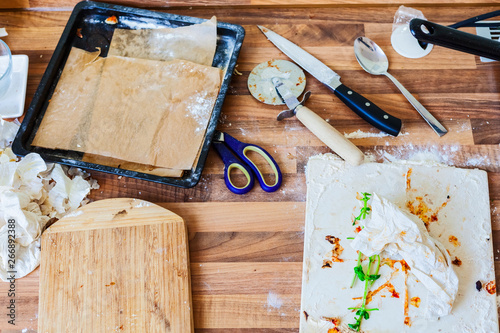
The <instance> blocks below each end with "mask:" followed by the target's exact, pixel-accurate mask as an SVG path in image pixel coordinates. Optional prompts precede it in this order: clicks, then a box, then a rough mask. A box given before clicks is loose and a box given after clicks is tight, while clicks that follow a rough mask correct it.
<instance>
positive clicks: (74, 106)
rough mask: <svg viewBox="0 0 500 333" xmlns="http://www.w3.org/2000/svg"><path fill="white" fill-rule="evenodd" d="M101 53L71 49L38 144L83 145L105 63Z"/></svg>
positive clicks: (34, 141) (36, 140) (73, 148)
mask: <svg viewBox="0 0 500 333" xmlns="http://www.w3.org/2000/svg"><path fill="white" fill-rule="evenodd" d="M99 53H100V52H99V51H96V52H92V53H89V52H86V51H84V50H81V49H77V48H72V49H71V52H70V54H69V56H68V59H67V61H66V65H65V67H64V71H63V72H62V74H61V77H60V78H59V81H58V83H57V87H56V89H55V91H54V94H53V95H52V98H51V100H50V103H49V106H48V107H47V110H46V112H45V115H44V117H43V119H42V122H41V124H40V127H39V128H38V131H37V133H36V136H35V138H34V140H33V143H32V144H33V145H34V146H39V147H45V148H56V149H63V150H76V149H75V148H79V147H83V145H84V142H85V133H86V132H87V130H88V127H89V125H90V116H91V114H92V108H93V104H94V96H95V94H96V92H97V88H98V85H99V80H100V78H101V72H102V66H103V65H104V58H100V57H99Z"/></svg>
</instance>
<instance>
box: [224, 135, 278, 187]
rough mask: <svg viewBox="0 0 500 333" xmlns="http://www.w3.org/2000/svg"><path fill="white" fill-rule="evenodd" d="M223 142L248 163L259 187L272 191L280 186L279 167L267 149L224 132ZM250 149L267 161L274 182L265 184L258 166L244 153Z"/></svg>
mask: <svg viewBox="0 0 500 333" xmlns="http://www.w3.org/2000/svg"><path fill="white" fill-rule="evenodd" d="M224 142H225V143H226V144H227V145H228V146H229V147H230V148H231V149H232V150H233V151H234V152H235V153H236V155H238V157H239V158H241V159H242V160H243V162H245V163H247V164H248V166H249V167H250V168H251V169H252V171H253V172H254V173H255V175H256V177H257V180H258V181H259V183H260V187H262V189H263V190H264V191H266V192H274V191H276V190H277V189H278V188H280V186H281V182H282V180H283V176H282V174H281V171H280V167H279V166H278V163H276V161H275V160H274V158H273V157H272V156H271V155H270V154H269V153H268V152H267V151H265V150H264V149H262V148H261V147H259V146H257V145H253V144H250V143H244V142H241V141H238V140H236V139H235V138H233V137H232V136H230V135H229V134H227V133H224ZM250 151H253V152H256V153H257V154H259V155H260V156H262V157H263V158H264V159H265V160H266V161H267V163H269V165H270V166H271V168H272V169H273V172H274V179H275V182H274V184H267V183H266V181H265V179H264V176H262V172H260V170H259V168H257V165H255V163H254V162H253V161H252V160H251V159H249V158H248V157H247V155H246V154H247V153H248V152H250Z"/></svg>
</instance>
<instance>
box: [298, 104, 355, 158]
mask: <svg viewBox="0 0 500 333" xmlns="http://www.w3.org/2000/svg"><path fill="white" fill-rule="evenodd" d="M295 115H296V116H297V118H298V119H299V120H300V121H301V122H302V124H304V126H305V127H307V128H308V129H309V130H310V131H311V132H312V133H313V134H314V135H316V136H317V137H318V139H320V140H321V141H323V143H324V144H326V145H327V146H328V147H329V148H330V149H332V150H333V151H334V152H336V153H337V154H338V155H339V156H340V157H342V158H343V159H344V160H345V161H346V162H347V163H349V164H351V165H354V166H356V165H360V164H361V163H362V162H363V160H364V159H365V155H364V154H363V152H362V151H361V150H359V148H358V147H356V145H354V144H353V143H352V142H351V141H349V140H348V139H347V138H346V137H345V136H344V135H342V133H340V132H339V131H337V130H336V129H335V128H333V127H332V126H331V125H330V124H329V123H327V122H326V121H325V120H324V119H323V118H321V117H320V116H318V115H317V114H316V113H314V112H313V111H312V110H311V109H309V108H307V107H305V106H302V107H300V106H299V107H297V109H296V113H295Z"/></svg>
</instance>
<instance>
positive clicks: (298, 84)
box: [247, 59, 306, 105]
mask: <svg viewBox="0 0 500 333" xmlns="http://www.w3.org/2000/svg"><path fill="white" fill-rule="evenodd" d="M273 77H279V78H280V79H281V80H282V81H283V83H284V84H285V85H286V86H287V87H288V88H290V90H291V91H292V92H293V94H294V96H295V97H298V96H300V94H302V92H303V91H304V89H305V87H306V76H305V74H304V72H303V71H302V69H300V67H299V66H297V65H295V64H294V63H293V62H290V61H288V60H280V59H275V60H269V61H266V62H263V63H261V64H259V65H257V66H256V67H255V68H254V69H253V70H252V71H251V72H250V75H249V76H248V82H247V83H248V90H249V91H250V93H251V94H252V96H253V97H255V98H256V99H258V100H259V101H261V102H262V103H265V104H270V105H284V104H285V102H284V101H283V100H282V99H281V97H280V96H279V95H278V92H277V91H276V88H275V87H274V85H273V83H272V82H271V79H272V78H273Z"/></svg>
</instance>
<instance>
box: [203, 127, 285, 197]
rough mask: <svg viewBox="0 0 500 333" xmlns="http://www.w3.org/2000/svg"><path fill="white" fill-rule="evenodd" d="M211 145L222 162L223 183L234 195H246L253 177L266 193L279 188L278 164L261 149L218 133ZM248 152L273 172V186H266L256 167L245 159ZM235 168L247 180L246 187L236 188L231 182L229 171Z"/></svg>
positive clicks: (280, 178)
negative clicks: (267, 165) (262, 161)
mask: <svg viewBox="0 0 500 333" xmlns="http://www.w3.org/2000/svg"><path fill="white" fill-rule="evenodd" d="M212 144H213V146H214V148H215V151H216V152H217V153H218V154H219V156H220V157H221V159H222V161H223V162H224V181H225V183H226V186H227V188H228V189H229V190H230V191H231V192H233V193H236V194H245V193H247V192H248V191H250V190H251V189H252V187H253V185H254V183H255V177H257V180H258V181H259V183H260V187H262V189H263V190H264V191H266V192H274V191H276V190H277V189H278V188H279V187H280V186H281V181H282V175H281V171H280V168H279V166H278V164H277V163H276V161H275V160H274V159H273V157H272V156H271V155H270V154H269V153H268V152H267V151H265V150H264V149H262V148H261V147H259V146H256V145H253V144H250V143H244V142H241V141H238V140H236V139H235V138H233V137H232V136H230V135H229V134H227V133H224V132H220V131H215V136H214V140H213V142H212ZM250 151H253V152H256V153H257V154H259V155H260V156H262V157H263V158H264V159H265V160H266V162H267V163H269V165H270V166H271V168H272V170H273V172H274V179H275V181H274V184H267V183H266V181H265V180H264V177H263V176H262V172H261V171H260V170H259V168H258V167H257V165H255V163H254V162H253V161H252V160H250V159H249V158H248V157H247V153H248V152H250ZM235 168H236V169H239V170H240V171H241V172H243V174H244V175H245V177H246V178H247V183H246V185H244V186H242V187H238V186H236V185H234V184H233V182H232V181H231V171H232V170H233V169H235ZM254 175H255V177H254Z"/></svg>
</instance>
